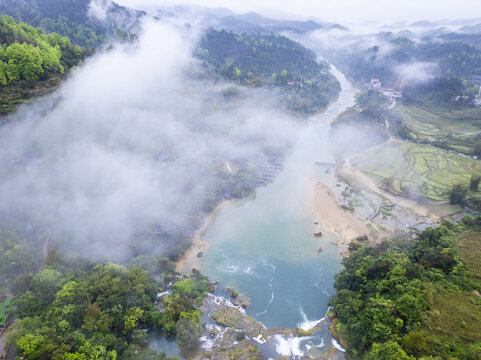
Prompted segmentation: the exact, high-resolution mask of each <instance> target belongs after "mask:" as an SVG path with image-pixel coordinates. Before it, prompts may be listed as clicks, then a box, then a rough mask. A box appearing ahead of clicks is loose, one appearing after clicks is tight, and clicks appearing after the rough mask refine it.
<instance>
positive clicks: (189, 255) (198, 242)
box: [175, 200, 229, 272]
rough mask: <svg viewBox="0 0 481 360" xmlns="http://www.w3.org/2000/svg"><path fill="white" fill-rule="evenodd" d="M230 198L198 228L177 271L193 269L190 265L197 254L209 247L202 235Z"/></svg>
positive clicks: (180, 260) (178, 264) (177, 263)
mask: <svg viewBox="0 0 481 360" xmlns="http://www.w3.org/2000/svg"><path fill="white" fill-rule="evenodd" d="M228 203H229V201H228V200H224V201H222V202H221V203H220V204H219V205H217V206H216V207H215V208H214V210H212V212H211V213H210V214H209V215H207V216H206V218H205V219H204V222H203V223H202V225H201V226H200V227H199V229H197V231H196V232H195V234H194V236H193V237H192V239H191V240H192V246H191V247H190V248H189V250H187V251H186V252H185V254H184V256H182V257H181V258H180V259H179V260H178V261H177V262H176V264H175V271H177V272H186V271H190V270H191V269H190V268H189V266H192V264H193V263H194V261H195V259H196V258H197V254H199V253H200V252H201V251H203V250H205V249H207V247H208V246H209V244H208V243H206V242H205V241H203V240H202V236H203V235H204V234H205V232H206V231H207V229H208V228H209V226H210V224H212V222H213V221H214V219H215V217H216V216H217V215H218V214H219V212H220V210H221V209H222V207H224V206H225V205H226V204H228Z"/></svg>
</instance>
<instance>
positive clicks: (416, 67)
mask: <svg viewBox="0 0 481 360" xmlns="http://www.w3.org/2000/svg"><path fill="white" fill-rule="evenodd" d="M394 71H395V72H396V74H397V75H398V76H399V77H401V78H404V79H406V80H407V81H409V82H411V83H424V82H427V81H429V80H432V79H434V78H435V77H436V76H437V75H438V73H439V65H438V64H437V63H432V62H422V61H418V62H411V63H408V64H401V65H398V66H396V67H395V68H394Z"/></svg>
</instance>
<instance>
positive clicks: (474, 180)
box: [469, 174, 481, 191]
mask: <svg viewBox="0 0 481 360" xmlns="http://www.w3.org/2000/svg"><path fill="white" fill-rule="evenodd" d="M480 182H481V176H480V175H475V174H472V175H471V180H470V181H469V190H471V191H478V187H479V183H480Z"/></svg>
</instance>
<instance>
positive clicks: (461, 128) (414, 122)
mask: <svg viewBox="0 0 481 360" xmlns="http://www.w3.org/2000/svg"><path fill="white" fill-rule="evenodd" d="M394 114H395V115H398V116H400V117H401V118H402V119H403V120H404V121H406V123H407V124H408V125H409V127H410V128H411V129H412V130H413V131H414V132H415V134H416V136H417V137H418V139H419V140H422V139H427V140H430V141H433V140H442V139H444V138H445V137H446V136H453V137H464V136H470V134H476V133H481V109H480V108H462V109H445V108H439V109H432V108H430V109H426V108H422V107H418V106H405V105H402V104H399V105H398V106H397V107H396V108H395V109H394Z"/></svg>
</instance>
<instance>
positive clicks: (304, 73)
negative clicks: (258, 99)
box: [196, 29, 340, 113]
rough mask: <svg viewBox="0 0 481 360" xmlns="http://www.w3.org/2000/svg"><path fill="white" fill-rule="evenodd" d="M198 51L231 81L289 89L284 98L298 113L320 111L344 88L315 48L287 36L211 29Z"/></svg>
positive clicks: (211, 65) (200, 55)
mask: <svg viewBox="0 0 481 360" xmlns="http://www.w3.org/2000/svg"><path fill="white" fill-rule="evenodd" d="M196 54H197V57H199V58H200V59H202V60H203V61H204V62H205V64H208V65H209V66H210V67H211V68H212V69H213V70H214V72H216V73H218V74H221V75H222V76H223V77H225V78H227V79H229V80H233V81H239V82H241V83H242V84H244V85H248V86H265V85H268V86H270V87H273V88H278V87H279V88H281V89H283V90H285V92H284V95H285V96H284V98H283V101H284V102H285V103H287V107H288V108H289V109H290V110H293V111H296V112H300V113H313V112H316V111H319V110H320V109H322V108H325V107H326V106H327V105H328V103H329V102H330V101H331V100H332V99H333V98H334V97H335V96H337V94H338V93H339V91H340V85H339V82H338V81H337V80H336V79H335V78H334V77H333V76H332V75H331V74H330V73H329V72H328V70H329V69H328V66H329V65H328V64H327V63H318V62H317V61H316V56H315V55H314V53H313V52H312V51H310V50H308V49H306V48H304V47H303V46H302V45H300V44H299V43H297V42H295V41H292V40H290V39H288V38H287V37H285V36H281V35H277V34H260V33H258V34H243V35H239V34H235V33H232V32H229V31H225V30H221V31H216V30H212V29H210V30H209V31H208V32H207V33H206V34H205V35H204V36H203V37H202V39H201V41H200V44H199V48H198V49H197V53H196Z"/></svg>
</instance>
